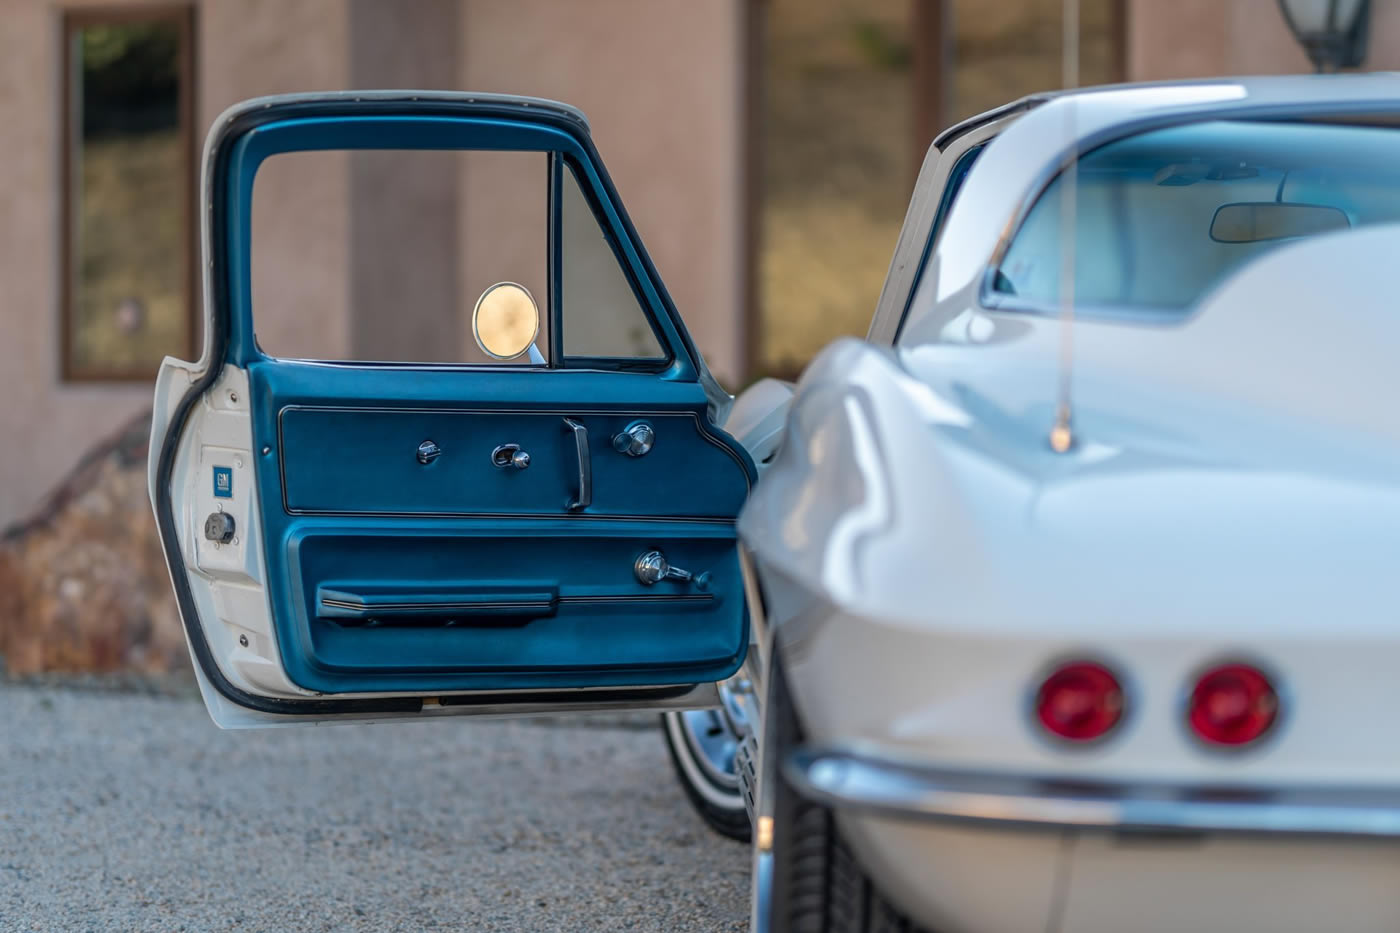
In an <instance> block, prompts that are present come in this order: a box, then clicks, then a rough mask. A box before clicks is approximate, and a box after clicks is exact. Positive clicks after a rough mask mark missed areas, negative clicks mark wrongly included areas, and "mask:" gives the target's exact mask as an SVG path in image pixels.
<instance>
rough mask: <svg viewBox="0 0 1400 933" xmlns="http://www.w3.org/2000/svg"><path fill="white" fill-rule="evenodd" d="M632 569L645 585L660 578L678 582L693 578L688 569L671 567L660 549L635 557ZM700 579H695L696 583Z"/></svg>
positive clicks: (656, 581) (651, 584) (639, 580)
mask: <svg viewBox="0 0 1400 933" xmlns="http://www.w3.org/2000/svg"><path fill="white" fill-rule="evenodd" d="M632 571H633V572H634V573H635V574H636V575H637V580H638V582H640V583H642V584H644V585H646V586H654V585H655V584H657V583H660V582H661V581H662V580H675V581H677V582H678V583H689V582H690V581H691V580H694V579H695V576H694V574H692V573H691V572H690V571H689V570H682V569H681V568H679V567H672V566H671V562H670V561H668V560H667V559H666V555H665V554H662V553H661V552H660V551H647V552H646V553H645V554H642V555H641V556H640V557H638V558H637V561H636V563H634V564H633V565H632ZM699 582H700V581H698V580H697V581H696V583H697V584H698V583H699Z"/></svg>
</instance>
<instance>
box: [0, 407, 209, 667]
mask: <svg viewBox="0 0 1400 933" xmlns="http://www.w3.org/2000/svg"><path fill="white" fill-rule="evenodd" d="M149 430H150V415H149V414H148V413H143V414H141V415H138V416H137V417H136V418H134V419H132V420H131V421H130V422H128V423H127V425H126V426H125V427H123V428H122V429H121V430H120V431H119V432H117V433H116V434H115V435H113V436H112V437H110V438H108V439H107V440H105V441H104V442H102V443H100V444H99V445H97V446H96V447H94V448H93V449H92V450H91V451H90V452H89V453H88V454H87V455H86V456H84V457H83V459H82V461H81V462H80V463H79V464H78V465H77V466H76V467H75V468H74V469H73V471H72V472H71V473H69V475H68V476H67V477H65V478H64V479H63V480H62V481H61V482H60V483H59V484H58V486H57V487H56V488H55V489H54V490H53V492H52V493H50V495H49V497H48V498H47V499H46V500H45V501H44V502H43V503H42V504H41V506H40V507H39V509H38V510H37V511H36V512H34V514H33V515H32V516H31V517H30V518H28V519H26V520H25V521H23V522H20V523H18V524H15V525H12V526H10V527H9V528H7V529H5V531H4V532H3V533H0V661H3V665H4V669H5V671H6V673H8V674H11V675H26V674H37V673H45V672H55V671H83V672H96V673H105V672H116V671H135V672H140V673H165V672H169V671H174V670H180V669H183V668H185V667H187V665H188V661H187V660H186V659H187V657H188V655H187V653H186V650H185V642H184V635H183V634H182V632H181V629H180V621H179V616H178V614H177V612H176V610H175V601H174V597H173V596H172V594H171V589H170V577H169V574H168V573H167V572H166V569H165V560H164V558H163V557H162V555H161V553H160V544H159V541H158V539H157V537H156V528H155V519H154V518H153V517H152V515H151V504H150V500H149V499H148V498H147V495H146V449H147V434H148V432H149Z"/></svg>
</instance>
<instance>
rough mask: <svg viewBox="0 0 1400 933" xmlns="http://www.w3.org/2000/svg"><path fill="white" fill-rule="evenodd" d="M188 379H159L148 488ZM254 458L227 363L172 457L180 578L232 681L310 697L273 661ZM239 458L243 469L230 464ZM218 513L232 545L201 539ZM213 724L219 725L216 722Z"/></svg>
mask: <svg viewBox="0 0 1400 933" xmlns="http://www.w3.org/2000/svg"><path fill="white" fill-rule="evenodd" d="M189 372H190V370H189V368H188V364H184V363H180V362H178V361H174V360H167V361H166V363H165V365H164V366H162V368H161V376H160V377H159V379H158V380H157V391H158V392H159V393H161V394H160V395H158V401H157V405H158V407H159V408H160V409H162V412H161V415H160V416H159V418H158V419H157V424H156V426H155V427H156V428H157V429H158V431H159V433H156V432H155V431H153V434H152V438H151V453H150V477H151V483H152V485H153V486H154V483H155V475H154V471H155V465H156V463H157V461H158V459H159V457H160V450H161V447H162V445H163V443H164V440H165V433H166V430H167V425H166V423H165V422H166V419H167V418H168V412H169V410H170V409H173V407H174V405H175V404H177V403H178V398H179V396H180V395H183V394H184V392H185V391H186V390H187V389H188V386H189V383H190V381H191V380H190V378H189V376H188V373H189ZM252 458H253V427H252V418H251V416H250V414H249V411H248V377H247V374H246V373H244V372H243V370H241V369H238V368H236V367H232V366H225V367H224V368H223V371H222V372H221V373H220V375H219V378H218V379H217V380H216V381H215V383H214V384H213V386H211V387H210V389H209V391H208V392H207V393H205V395H204V397H203V398H202V399H201V400H200V401H199V402H196V403H195V407H194V409H193V410H192V411H191V413H190V415H189V419H188V421H187V422H186V424H185V429H184V432H183V433H182V434H181V436H180V440H179V448H178V452H177V453H176V460H175V468H174V471H173V482H172V483H171V488H170V494H171V497H172V504H173V505H172V507H173V510H174V513H175V518H176V525H177V528H178V535H179V548H180V553H181V555H182V556H183V560H184V564H185V576H186V579H187V580H188V582H189V586H190V591H191V593H192V595H193V597H194V600H195V603H196V605H197V606H198V607H199V619H200V621H199V626H200V629H201V631H202V632H203V637H204V639H205V641H206V642H208V644H209V648H210V651H211V652H212V654H213V656H214V660H215V663H217V664H218V666H219V670H220V672H221V673H222V674H223V676H224V677H225V678H226V679H227V680H228V681H229V682H230V683H232V684H233V685H234V686H235V687H237V688H238V689H240V690H244V691H249V692H252V693H257V694H260V695H263V696H281V697H303V696H309V695H311V694H310V692H309V691H306V690H303V689H301V688H300V687H297V686H296V685H295V684H293V683H292V682H291V680H290V679H288V678H287V676H286V674H285V672H284V671H283V669H282V664H281V659H280V656H279V655H278V648H277V636H276V633H275V631H274V629H273V627H272V607H271V604H270V603H269V601H268V598H267V593H266V580H267V572H266V567H265V562H264V555H263V544H262V529H261V527H260V517H259V516H260V512H259V508H260V506H259V497H258V490H257V484H256V482H255V481H254V472H255V471H254V469H253V459H252ZM238 461H242V462H243V464H244V465H243V466H242V467H235V466H234V464H235V463H237V462H238ZM215 463H217V464H218V465H220V466H223V465H228V466H230V467H232V468H233V477H234V479H233V484H234V485H233V491H234V496H233V498H232V499H216V498H215V497H214V496H213V466H214V465H215ZM153 499H154V497H153ZM220 507H222V508H223V509H224V510H225V511H227V512H228V513H229V514H231V515H233V517H234V522H235V525H236V539H235V541H234V542H231V543H229V544H222V545H217V546H216V545H215V544H214V543H213V542H211V541H208V540H206V539H205V537H204V521H205V519H206V518H207V517H208V515H209V513H210V512H211V511H214V510H216V509H218V508H220ZM240 636H244V637H246V638H247V640H248V644H247V645H246V646H245V645H242V644H241V643H240V641H239V639H240ZM187 640H188V633H187ZM191 660H192V661H194V666H195V667H196V668H198V667H199V662H198V660H197V659H196V658H194V657H193V655H192V656H191ZM210 689H212V688H210V687H209V685H207V684H203V683H202V684H201V692H203V693H204V698H205V704H206V705H207V706H209V707H210V712H211V713H213V712H214V710H215V708H216V706H217V704H215V703H211V697H210V695H209V692H208V691H209V690H210ZM215 721H216V722H219V720H218V718H217V717H216V719H215ZM219 724H220V725H221V726H223V725H225V723H222V722H219Z"/></svg>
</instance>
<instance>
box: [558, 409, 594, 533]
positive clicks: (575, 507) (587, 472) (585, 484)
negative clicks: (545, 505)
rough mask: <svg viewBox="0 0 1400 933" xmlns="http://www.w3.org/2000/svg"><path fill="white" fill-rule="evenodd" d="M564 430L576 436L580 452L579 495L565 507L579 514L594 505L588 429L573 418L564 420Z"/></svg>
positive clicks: (577, 449)
mask: <svg viewBox="0 0 1400 933" xmlns="http://www.w3.org/2000/svg"><path fill="white" fill-rule="evenodd" d="M564 430H566V431H572V432H573V434H574V449H575V450H576V451H578V495H577V496H576V497H575V498H573V499H570V500H569V501H568V503H567V504H566V505H565V508H567V509H568V510H569V511H570V512H579V511H582V510H583V509H586V508H588V507H589V506H590V505H592V504H593V463H592V461H591V460H589V457H588V429H587V428H585V427H584V426H583V425H581V424H579V423H578V422H577V421H575V420H574V419H572V418H565V419H564Z"/></svg>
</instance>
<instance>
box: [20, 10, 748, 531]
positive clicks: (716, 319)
mask: <svg viewBox="0 0 1400 933" xmlns="http://www.w3.org/2000/svg"><path fill="white" fill-rule="evenodd" d="M744 2H745V0H716V2H705V3H692V2H688V0H595V2H589V3H587V4H584V3H559V2H550V0H517V2H513V3H508V4H507V3H495V2H490V0H415V2H414V3H412V4H399V3H393V4H390V3H384V2H379V0H297V2H295V3H288V2H285V0H199V2H197V3H196V4H195V7H196V20H195V29H196V40H195V59H194V60H195V81H196V94H197V106H196V124H195V133H196V136H197V138H198V139H200V140H202V139H203V136H204V133H205V131H206V129H207V128H208V126H209V124H210V123H211V122H212V120H213V119H214V118H215V117H216V116H217V115H218V114H219V113H220V112H221V111H222V110H224V109H225V108H226V107H228V106H229V105H230V104H233V103H235V102H237V101H239V100H242V99H245V98H248V97H253V96H258V95H263V94H275V93H285V92H289V91H300V90H333V89H345V88H355V87H389V86H411V87H423V88H450V89H472V90H487V91H506V92H513V93H525V94H535V95H540V96H546V97H556V98H560V99H563V100H567V101H569V102H571V103H574V104H577V105H579V106H581V107H582V108H583V109H584V110H585V111H586V112H588V114H589V116H590V118H591V120H592V124H593V128H594V132H595V135H596V138H597V140H598V145H599V148H600V149H601V150H602V153H603V156H604V158H605V159H606V160H607V162H608V165H609V168H610V169H611V171H612V173H613V176H614V179H615V181H616V182H617V185H618V188H619V189H620V191H621V193H622V196H623V198H624V200H625V201H626V203H627V205H628V207H629V209H630V211H631V213H632V217H633V220H634V221H635V223H636V224H637V226H638V228H639V230H640V233H641V235H642V237H643V239H644V240H645V241H646V243H647V245H648V246H649V248H650V250H651V252H652V254H653V258H654V259H655V261H656V263H657V265H658V267H659V268H660V271H661V274H662V276H663V278H664V279H665V280H666V283H667V285H668V286H669V288H670V290H671V293H672V296H673V297H674V298H675V300H676V303H677V305H678V306H679V307H680V308H681V310H682V313H683V314H684V315H685V317H686V320H687V322H689V324H690V325H691V328H692V331H693V333H694V335H695V337H696V339H697V342H698V343H699V345H700V346H701V348H702V350H703V352H704V353H705V354H706V356H707V358H708V359H709V360H710V362H711V364H712V366H714V368H715V369H716V371H717V372H718V373H719V374H720V375H721V376H722V377H731V378H732V377H734V376H737V375H738V372H739V368H740V361H741V360H742V358H743V347H742V335H743V332H744V325H743V316H742V310H741V288H742V285H741V275H740V269H741V266H742V262H743V259H744V257H743V255H742V253H741V250H742V248H743V247H742V238H741V236H740V232H741V228H742V224H743V216H742V210H743V208H742V205H741V203H740V192H741V186H740V184H739V181H740V172H741V165H742V158H743V149H742V143H743V141H742V139H741V138H740V133H741V128H742V124H743V121H742V119H741V117H740V113H741V111H740V107H741V104H742V100H741V91H742V89H741V70H740V66H741V51H740V50H741V49H742V42H743V38H744V37H743V35H742V31H741V23H742V15H741V14H742V11H743V9H744V7H743V4H744ZM103 5H110V6H112V7H114V8H116V7H130V6H132V4H130V3H121V2H118V0H84V3H83V4H82V7H83V8H85V9H87V8H95V7H101V6H103ZM64 9H65V6H64V5H63V4H62V3H59V2H57V0H0V21H3V23H4V27H3V29H0V125H4V126H5V127H6V140H7V142H6V154H5V160H4V165H5V169H6V171H5V173H4V175H3V177H2V178H0V439H2V440H0V527H3V526H4V525H6V524H7V523H9V522H11V521H15V520H17V519H19V518H21V517H23V516H24V515H25V514H27V513H28V512H29V511H30V510H31V509H32V508H33V507H34V506H35V505H36V504H37V503H38V501H39V500H40V498H41V497H42V496H43V495H44V493H45V492H47V491H48V490H49V489H50V488H51V487H52V486H53V485H54V483H55V482H57V480H58V479H59V478H60V477H61V476H62V475H63V474H64V473H65V472H66V471H68V470H69V469H70V468H71V467H72V466H73V465H74V464H75V463H76V462H77V461H78V459H79V458H80V457H81V456H82V454H83V452H84V451H86V450H87V449H89V448H90V447H91V446H92V445H93V443H94V442H96V441H97V440H98V439H100V438H102V437H104V436H106V435H108V434H110V433H111V432H113V431H114V430H116V429H117V428H118V427H119V426H120V425H121V424H122V423H123V422H124V421H125V420H127V419H129V418H130V417H132V416H133V415H134V414H135V413H137V412H139V411H140V410H142V409H143V408H145V407H146V406H148V405H149V403H150V394H151V385H150V384H149V383H147V382H91V383H65V382H64V381H63V380H62V378H61V352H62V350H61V346H60V340H61V337H60V334H61V331H60V320H61V317H60V313H61V309H60V307H59V304H60V298H59V294H60V288H59V286H60V282H59V277H60V274H61V272H60V269H61V254H60V249H61V243H60V203H61V199H60V192H61V188H60V179H61V172H62V171H63V166H62V153H61V132H60V130H61V123H60V120H61V119H62V118H63V113H64V109H63V108H64V102H63V101H62V100H61V99H60V98H61V93H62V90H61V88H62V82H61V74H60V70H61V64H60V63H61V55H60V53H61V43H62V14H63V11H64ZM376 168H377V165H376V162H375V159H374V158H372V157H365V156H363V155H356V156H345V155H341V156H336V157H329V158H328V157H326V156H319V157H317V158H307V159H302V160H298V159H296V158H291V159H289V160H288V161H287V163H286V164H285V165H278V166H276V167H275V170H269V171H268V172H267V174H266V175H264V176H262V177H261V178H260V180H259V190H258V192H257V193H256V194H255V200H257V201H258V202H259V203H258V204H257V205H255V211H256V212H257V213H258V217H257V220H256V223H257V224H258V228H259V231H260V237H259V241H258V243H257V245H256V247H255V253H254V257H253V261H254V264H255V267H257V269H258V270H259V271H257V272H255V276H254V279H255V287H256V291H255V294H254V301H255V302H257V310H258V315H257V318H258V331H259V338H260V340H262V341H263V343H264V345H265V346H267V347H268V348H269V349H271V348H273V347H281V348H284V350H283V352H285V353H287V354H288V355H292V354H296V353H298V352H303V351H304V352H306V353H308V354H312V355H324V356H332V357H333V356H350V357H356V356H370V355H374V354H375V349H376V348H389V349H388V351H387V352H385V353H384V354H383V355H385V356H394V355H396V354H395V353H394V352H393V345H394V343H395V341H398V340H401V339H403V335H404V334H406V333H408V332H409V331H408V329H407V328H405V326H404V324H405V318H404V317H403V315H404V313H405V310H406V309H407V310H411V309H412V308H414V307H418V306H425V307H426V306H433V307H443V306H445V302H446V301H448V300H449V299H451V300H455V302H456V303H457V304H458V306H459V307H461V306H462V305H465V308H466V314H469V313H470V307H471V303H472V302H473V301H474V300H475V295H474V294H473V295H470V296H467V297H466V298H465V299H461V296H459V295H452V294H450V293H451V292H452V291H453V290H456V289H460V288H461V287H462V284H463V282H462V280H461V277H459V276H458V275H457V272H456V271H455V270H452V266H451V263H444V262H437V263H432V262H424V263H422V267H424V268H439V269H447V270H449V272H451V275H450V276H449V275H438V276H437V277H436V278H432V277H428V278H425V277H422V276H418V275H415V274H414V273H413V267H412V266H411V265H408V264H404V265H402V266H401V267H400V269H399V272H398V273H397V274H387V275H379V276H376V277H374V278H373V279H372V280H371V279H370V278H367V277H366V276H365V275H364V270H365V269H366V268H370V266H369V265H367V264H366V263H364V262H363V261H361V260H364V259H365V258H366V257H370V256H373V255H375V254H376V253H381V252H382V251H383V250H384V249H385V248H386V246H389V245H392V247H393V248H394V249H397V250H399V251H400V253H401V254H402V255H405V256H414V255H417V256H419V257H429V256H430V255H433V254H440V253H441V252H442V251H443V250H445V249H453V248H455V249H461V248H463V246H464V245H465V244H469V243H472V242H476V243H477V244H490V243H492V242H493V240H492V231H491V229H490V227H491V223H492V220H491V218H490V217H489V216H488V213H489V212H483V211H481V210H473V207H472V204H471V203H470V201H471V200H472V199H470V198H465V197H459V196H458V195H459V193H460V192H461V191H464V190H467V189H468V188H469V184H468V183H464V182H463V180H462V179H461V178H459V177H457V176H458V173H457V170H456V169H455V168H454V167H453V166H452V165H451V164H450V163H447V162H444V163H443V167H442V168H441V170H439V171H437V172H436V173H435V174H434V175H433V176H432V177H425V178H422V179H418V184H419V187H421V188H423V189H424V190H423V191H420V192H419V194H420V195H424V197H421V198H418V199H417V201H418V203H419V204H420V205H421V204H423V203H429V204H432V205H433V206H432V209H431V210H427V211H425V210H416V211H402V210H400V211H398V213H397V214H395V208H396V205H395V204H393V203H391V202H388V201H386V199H385V198H384V196H383V191H382V187H381V186H379V185H378V184H377V176H376ZM429 189H432V190H441V191H444V192H447V193H448V196H447V197H444V198H442V199H440V200H437V201H435V200H434V199H433V198H432V197H430V196H428V195H431V194H432V190H429ZM476 201H477V206H478V207H480V206H482V205H483V204H484V203H485V199H484V197H478V198H477V199H476ZM386 217H387V218H388V219H389V222H387V223H385V222H382V221H383V219H384V218H386ZM366 218H375V220H376V222H374V223H369V222H365V219H366ZM357 220H358V221H359V222H357ZM196 234H197V232H196ZM378 268H380V269H384V268H386V267H385V265H384V264H383V263H380V264H378ZM440 323H441V322H439V324H440ZM455 326H456V328H457V335H456V337H455V342H456V344H457V345H459V346H460V347H461V348H462V354H463V358H471V356H472V354H473V352H474V350H475V347H474V345H473V344H472V341H471V337H470V333H469V331H468V329H467V326H466V321H465V320H464V319H459V320H458V322H456V324H455ZM152 376H153V377H154V373H152Z"/></svg>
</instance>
